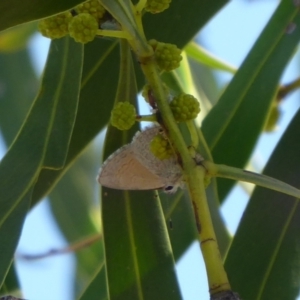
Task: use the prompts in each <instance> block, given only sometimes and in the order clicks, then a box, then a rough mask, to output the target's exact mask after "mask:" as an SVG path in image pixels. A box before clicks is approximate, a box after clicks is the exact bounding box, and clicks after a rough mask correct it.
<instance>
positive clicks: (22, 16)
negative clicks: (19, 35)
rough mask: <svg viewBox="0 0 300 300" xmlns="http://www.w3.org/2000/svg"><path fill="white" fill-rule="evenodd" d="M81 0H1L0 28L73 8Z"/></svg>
mask: <svg viewBox="0 0 300 300" xmlns="http://www.w3.org/2000/svg"><path fill="white" fill-rule="evenodd" d="M81 2H82V1H81V0H65V1H60V0H53V1H46V2H45V1H43V0H1V1H0V12H1V13H0V30H4V29H7V28H9V27H12V26H16V25H19V24H23V23H26V22H30V21H34V20H38V19H42V18H45V17H48V16H51V15H54V14H58V13H60V12H63V11H66V10H68V9H71V8H73V7H74V6H76V5H77V4H79V3H81Z"/></svg>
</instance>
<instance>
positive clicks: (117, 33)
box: [97, 29, 130, 39]
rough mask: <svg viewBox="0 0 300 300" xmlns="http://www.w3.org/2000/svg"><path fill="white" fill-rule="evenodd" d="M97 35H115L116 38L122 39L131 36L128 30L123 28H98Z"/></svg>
mask: <svg viewBox="0 0 300 300" xmlns="http://www.w3.org/2000/svg"><path fill="white" fill-rule="evenodd" d="M97 35H100V36H107V37H114V38H121V39H128V38H130V36H129V35H128V33H127V32H126V31H123V30H104V29H98V30H97Z"/></svg>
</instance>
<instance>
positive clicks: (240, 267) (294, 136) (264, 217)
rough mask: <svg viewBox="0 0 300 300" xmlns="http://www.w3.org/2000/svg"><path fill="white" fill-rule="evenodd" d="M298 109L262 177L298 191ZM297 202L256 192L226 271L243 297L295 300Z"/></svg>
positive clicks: (298, 284)
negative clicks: (279, 180)
mask: <svg viewBox="0 0 300 300" xmlns="http://www.w3.org/2000/svg"><path fill="white" fill-rule="evenodd" d="M299 128H300V111H298V113H297V114H296V115H295V117H294V119H293V120H292V122H291V123H290V125H289V127H288V129H287V130H286V132H285V134H284V136H283V137H282V139H281V141H280V142H279V144H278V145H277V147H276V149H275V150H274V152H273V154H272V156H271V158H270V160H269V162H268V164H267V166H266V168H265V170H264V174H266V175H268V176H272V177H276V178H278V179H281V180H284V181H286V182H288V183H289V184H291V185H294V186H296V187H300V184H299V177H300V171H299V170H300V159H299V151H300V140H299V138H298V136H299ZM299 232H300V204H299V199H295V198H293V197H290V196H287V195H284V194H280V193H277V192H274V191H271V190H267V189H263V188H259V187H258V188H256V189H255V190H254V193H253V195H252V197H251V199H250V202H249V204H248V206H247V209H246V211H245V212H244V214H243V217H242V220H241V224H240V226H239V228H238V231H237V233H236V235H235V237H234V240H233V243H232V246H231V248H230V251H229V253H228V256H227V259H226V264H225V267H226V269H227V271H228V273H229V277H230V279H231V281H230V282H231V284H232V287H233V289H234V290H235V291H237V292H238V293H239V294H240V296H241V298H242V299H264V300H265V299H266V300H269V299H270V300H271V299H287V300H294V299H296V298H297V296H298V294H299V288H300V275H299V274H300V264H299V259H300V256H299V245H300V235H299Z"/></svg>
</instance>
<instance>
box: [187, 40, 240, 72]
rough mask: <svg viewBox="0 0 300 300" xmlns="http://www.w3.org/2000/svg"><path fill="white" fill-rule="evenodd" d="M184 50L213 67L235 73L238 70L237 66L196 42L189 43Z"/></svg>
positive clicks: (196, 59)
mask: <svg viewBox="0 0 300 300" xmlns="http://www.w3.org/2000/svg"><path fill="white" fill-rule="evenodd" d="M184 50H185V52H186V54H187V55H188V56H189V57H190V58H192V59H194V60H195V61H196V62H198V63H200V64H204V65H207V66H209V67H211V68H214V69H218V70H221V71H226V72H230V73H235V72H236V70H237V69H236V68H235V67H233V66H231V65H230V64H228V63H226V62H224V61H222V60H221V59H220V58H217V57H215V56H214V55H213V54H211V53H209V52H208V51H207V50H205V49H204V48H202V47H201V46H199V45H198V44H196V43H195V42H190V43H189V44H187V46H186V47H185V48H184Z"/></svg>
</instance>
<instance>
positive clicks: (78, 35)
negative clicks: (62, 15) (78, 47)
mask: <svg viewBox="0 0 300 300" xmlns="http://www.w3.org/2000/svg"><path fill="white" fill-rule="evenodd" d="M97 30H98V22H97V20H96V19H95V18H94V17H93V16H92V15H90V14H88V13H82V14H79V15H77V16H75V17H73V18H72V20H71V21H70V23H69V34H70V36H71V37H72V38H73V39H74V40H75V41H76V42H79V43H82V44H86V43H88V42H90V41H92V40H93V39H94V38H95V36H96V34H97Z"/></svg>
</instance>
